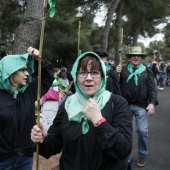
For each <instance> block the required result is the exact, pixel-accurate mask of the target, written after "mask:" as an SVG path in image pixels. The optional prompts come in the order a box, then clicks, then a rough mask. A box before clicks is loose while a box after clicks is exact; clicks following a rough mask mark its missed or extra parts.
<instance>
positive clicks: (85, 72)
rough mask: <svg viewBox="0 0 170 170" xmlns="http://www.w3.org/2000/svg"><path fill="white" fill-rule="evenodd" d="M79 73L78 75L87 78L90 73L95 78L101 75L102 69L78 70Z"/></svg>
mask: <svg viewBox="0 0 170 170" xmlns="http://www.w3.org/2000/svg"><path fill="white" fill-rule="evenodd" d="M77 73H78V77H80V78H86V77H87V76H88V74H89V73H90V75H91V76H92V77H93V78H99V77H101V71H98V70H94V71H77Z"/></svg>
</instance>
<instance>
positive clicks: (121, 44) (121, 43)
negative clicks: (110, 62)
mask: <svg viewBox="0 0 170 170" xmlns="http://www.w3.org/2000/svg"><path fill="white" fill-rule="evenodd" d="M122 48H123V28H122V30H121V41H120V50H121V53H120V64H122Z"/></svg>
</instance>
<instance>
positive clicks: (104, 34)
mask: <svg viewBox="0 0 170 170" xmlns="http://www.w3.org/2000/svg"><path fill="white" fill-rule="evenodd" d="M120 1H121V0H112V1H111V4H110V7H109V9H108V13H107V20H106V23H105V26H104V29H103V31H102V35H101V36H102V44H101V45H102V48H103V49H104V50H105V51H107V48H108V35H109V31H110V26H111V22H112V19H113V14H114V12H115V10H116V8H117V6H118V4H119V2H120Z"/></svg>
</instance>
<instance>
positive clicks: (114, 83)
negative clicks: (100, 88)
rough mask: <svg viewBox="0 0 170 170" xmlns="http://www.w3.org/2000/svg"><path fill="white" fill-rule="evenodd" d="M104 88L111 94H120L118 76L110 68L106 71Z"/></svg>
mask: <svg viewBox="0 0 170 170" xmlns="http://www.w3.org/2000/svg"><path fill="white" fill-rule="evenodd" d="M106 90H108V91H110V92H112V93H113V94H117V95H121V91H120V85H119V80H118V76H117V74H116V72H115V71H114V70H112V69H110V70H108V71H107V82H106Z"/></svg>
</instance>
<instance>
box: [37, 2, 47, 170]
mask: <svg viewBox="0 0 170 170" xmlns="http://www.w3.org/2000/svg"><path fill="white" fill-rule="evenodd" d="M46 8H47V0H44V4H43V14H42V15H43V17H42V27H41V36H40V44H39V54H40V57H39V59H38V91H37V125H38V127H40V98H41V56H42V48H43V40H44V29H45V15H46ZM36 153H37V155H36V170H38V169H39V144H38V143H37V144H36Z"/></svg>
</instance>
